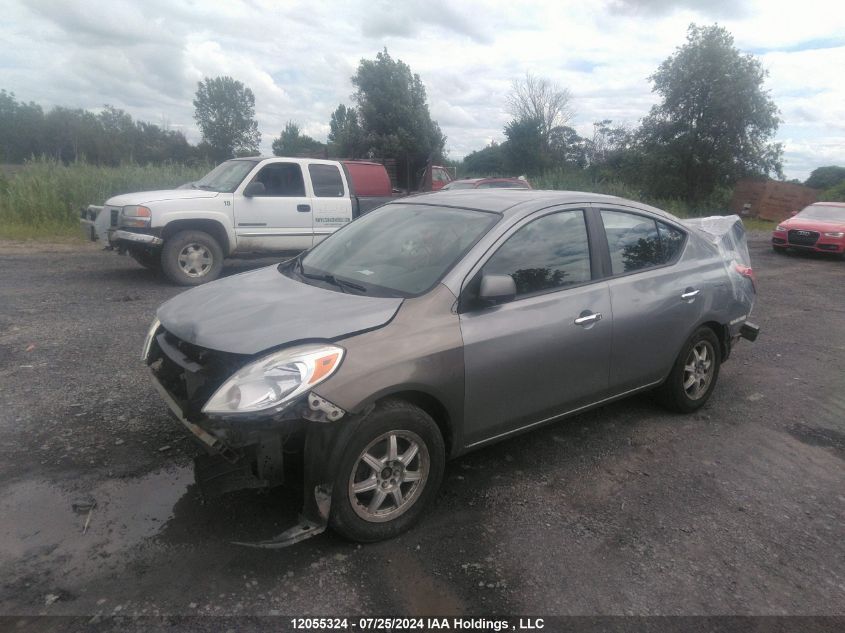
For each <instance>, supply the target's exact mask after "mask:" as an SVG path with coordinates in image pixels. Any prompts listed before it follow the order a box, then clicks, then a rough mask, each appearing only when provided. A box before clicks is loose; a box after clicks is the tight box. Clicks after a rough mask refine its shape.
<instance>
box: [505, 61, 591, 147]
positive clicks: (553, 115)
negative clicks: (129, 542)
mask: <svg viewBox="0 0 845 633" xmlns="http://www.w3.org/2000/svg"><path fill="white" fill-rule="evenodd" d="M507 105H508V111H509V112H510V114H511V115H512V116H513V117H514V119H515V120H517V121H534V122H535V123H536V125H537V128H538V130H539V133H540V139H541V140H542V146H543V148H544V149H548V148H549V144H550V141H551V137H552V133H553V130H554V129H555V128H561V127H563V126H565V125H566V124H567V123H569V121H570V120H571V119H572V117H573V116H575V110H574V109H573V108H572V93H571V92H570V91H569V89H568V88H562V87H561V86H559V85H558V84H556V83H554V82H553V81H550V80H549V79H546V78H544V77H535V76H534V75H532V74H531V73H527V74H526V75H525V78H524V79H519V80H517V81H514V82H513V85H512V87H511V91H510V93H509V94H508V96H507Z"/></svg>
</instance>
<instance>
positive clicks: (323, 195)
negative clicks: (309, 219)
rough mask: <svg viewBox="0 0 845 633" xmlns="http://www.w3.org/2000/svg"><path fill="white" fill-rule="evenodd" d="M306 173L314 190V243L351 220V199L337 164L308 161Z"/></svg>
mask: <svg viewBox="0 0 845 633" xmlns="http://www.w3.org/2000/svg"><path fill="white" fill-rule="evenodd" d="M308 175H309V176H310V178H311V186H312V188H313V191H314V197H313V198H312V203H313V204H312V214H313V222H314V243H315V244H316V243H317V242H320V241H322V240H324V239H325V238H326V237H328V236H329V235H331V234H332V233H334V232H335V231H337V230H338V229H339V228H340V227H342V226H343V225H344V224H347V223H349V222H350V221H351V220H352V201H351V198H350V197H349V192H348V191H346V187H345V186H344V184H343V178H342V177H341V175H340V168H339V167H338V166H337V165H330V164H326V163H309V164H308Z"/></svg>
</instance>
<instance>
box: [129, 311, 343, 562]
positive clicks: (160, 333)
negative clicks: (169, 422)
mask: <svg viewBox="0 0 845 633" xmlns="http://www.w3.org/2000/svg"><path fill="white" fill-rule="evenodd" d="M143 359H144V362H145V364H146V365H147V366H148V367H149V369H150V372H151V376H152V380H153V384H154V386H155V388H156V390H157V391H158V392H159V394H160V395H161V397H162V399H163V400H164V401H165V403H167V405H168V407H169V409H170V411H171V413H172V414H173V416H174V417H175V418H176V419H177V420H178V421H179V422H180V423H181V424H182V426H183V427H184V428H185V429H186V430H187V431H188V433H189V435H190V436H191V437H192V438H193V439H194V440H195V441H196V443H197V444H198V445H199V446H201V447H202V448H203V449H204V451H205V454H203V455H201V456H199V457H197V458H196V459H195V462H194V468H195V477H196V481H197V484H198V486H199V488H200V490H201V491H202V493H203V495H205V496H209V497H214V496H219V495H222V494H224V493H226V492H230V491H234V490H240V489H246V488H268V487H273V486H278V485H282V484H294V485H302V486H303V489H304V491H305V498H304V504H303V509H302V512H301V516H300V522H299V525H297V526H294V527H293V528H291V530H288V531H286V532H285V533H283V534H281V535H279V536H278V537H276V538H274V539H271V540H270V541H267V542H266V543H264V545H266V546H271V547H282V546H285V545H288V544H291V543H293V542H296V541H298V540H302V539H303V538H307V537H308V536H313V535H315V534H318V533H320V532H322V531H323V530H324V529H325V526H326V522H327V520H328V510H329V504H330V497H331V481H332V475H333V473H332V471H331V469H330V468H329V467H328V463H329V461H330V460H329V454H330V453H331V451H332V449H333V448H334V446H336V444H337V439H338V438H337V436H338V433H337V431H338V425H337V424H335V423H336V422H337V421H339V420H340V419H341V418H343V417H344V415H345V413H346V412H345V411H343V410H342V409H340V408H338V407H336V406H334V405H333V404H331V403H330V402H328V401H326V400H324V399H323V398H321V397H320V396H318V395H317V394H315V393H313V392H312V391H310V390H307V389H302V390H301V393H299V394H295V395H296V397H295V398H292V399H291V400H289V401H288V402H285V403H284V405H283V406H275V407H270V408H268V409H264V410H259V411H247V412H239V411H232V412H230V413H226V412H219V411H218V412H216V413H214V412H212V413H209V412H208V410H207V408H208V405H209V404H210V403H212V402H213V401H214V398H215V397H218V399H219V393H220V391H221V388H222V389H224V390H225V389H226V385H228V384H229V383H232V381H233V380H235V379H236V378H237V377H238V376H239V375H241V374H243V372H244V371H245V370H248V369H249V368H250V367H253V366H255V364H256V358H255V357H253V356H248V355H241V354H232V353H226V352H220V351H217V350H210V349H205V348H202V347H198V346H196V345H193V344H191V343H189V342H187V341H184V340H182V339H180V338H179V337H177V336H175V335H174V334H173V333H171V332H169V331H168V330H167V329H166V328H165V327H163V326H162V325H161V323H159V321H158V320H157V319H156V321H154V322H153V324H152V326H151V327H150V331H149V332H148V335H147V340H146V341H145V344H144V350H143ZM259 360H260V359H259ZM314 463H316V464H319V467H316V468H315V467H314V466H313V464H314Z"/></svg>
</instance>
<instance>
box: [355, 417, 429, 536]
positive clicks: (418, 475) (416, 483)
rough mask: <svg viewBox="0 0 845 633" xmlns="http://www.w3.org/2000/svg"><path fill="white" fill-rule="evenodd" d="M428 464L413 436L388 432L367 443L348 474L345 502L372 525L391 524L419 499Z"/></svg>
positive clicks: (421, 445) (424, 450)
mask: <svg viewBox="0 0 845 633" xmlns="http://www.w3.org/2000/svg"><path fill="white" fill-rule="evenodd" d="M430 464H431V459H430V458H429V454H428V448H427V447H426V445H425V442H423V441H422V439H420V437H419V436H418V435H417V434H416V433H412V432H411V431H388V432H387V433H384V434H382V435H379V436H378V437H377V438H376V439H374V440H373V441H372V442H370V443H369V444H368V445H367V447H366V448H365V449H364V450H363V451H362V452H361V454H360V455H359V456H358V459H357V460H355V466H354V467H353V468H352V473H351V474H350V475H349V501H350V502H351V504H352V509H353V510H355V514H357V515H358V516H359V517H361V518H362V519H364V520H365V521H370V522H372V523H384V522H385V521H391V520H393V519H395V518H397V517H399V516H401V515H402V514H404V513H405V512H407V511H408V510H409V509H410V507H411V506H412V505H414V503H416V501H417V499H419V496H420V494H421V493H422V490H423V488H425V483H426V481H427V480H428V472H429V467H430Z"/></svg>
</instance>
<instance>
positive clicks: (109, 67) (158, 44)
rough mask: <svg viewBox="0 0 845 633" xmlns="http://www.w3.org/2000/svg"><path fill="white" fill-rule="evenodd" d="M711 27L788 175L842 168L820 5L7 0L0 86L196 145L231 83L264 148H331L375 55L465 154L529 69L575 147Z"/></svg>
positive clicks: (837, 101)
mask: <svg viewBox="0 0 845 633" xmlns="http://www.w3.org/2000/svg"><path fill="white" fill-rule="evenodd" d="M820 16H823V18H820ZM715 20H718V21H719V23H720V24H721V25H723V26H725V28H727V29H728V30H729V31H730V32H731V33H732V34H733V35H734V38H735V42H736V45H737V46H738V47H739V48H740V49H741V50H743V51H747V52H752V53H756V54H757V55H758V56H759V58H760V60H761V62H762V63H763V65H764V67H766V68H767V69H768V70H769V77H768V79H767V82H766V87H767V88H768V89H769V90H770V92H771V95H772V98H773V99H774V100H775V102H776V103H777V104H778V106H779V108H780V110H781V116H782V118H783V124H782V126H781V129H780V130H779V132H778V140H781V141H783V142H784V143H785V147H786V159H787V170H786V173H787V176H789V177H793V176H796V175H798V176H800V175H801V174H805V172H806V173H809V171H810V170H811V169H812V165H811V163H812V161H813V160H814V159H813V156H814V151H813V148H814V147H816V146H818V147H819V148H821V149H819V150H818V152H817V156H818V160H819V161H822V160H823V161H825V162H827V163H837V162H838V163H840V164H845V144H844V143H842V142H841V141H842V137H843V135H845V131H843V129H842V128H843V125H845V124H843V123H842V122H843V121H845V106H843V105H842V104H845V85H843V82H842V81H841V78H840V75H841V69H842V68H843V67H845V42H843V38H842V33H845V11H831V10H830V9H829V4H828V3H825V2H824V1H823V0H802V2H801V3H772V2H769V1H767V0H744V1H743V2H740V3H739V4H738V5H735V4H734V3H733V2H728V1H727V0H716V1H715V2H704V1H703V0H702V1H694V0H680V1H678V2H674V1H673V2H669V0H652V1H639V2H637V1H634V0H614V1H609V2H604V3H590V2H583V1H581V0H563V1H556V2H552V1H551V0H550V1H548V2H541V1H538V2H532V3H513V2H512V1H509V0H489V1H488V2H481V1H470V2H460V3H455V2H449V1H446V0H428V1H424V0H410V1H408V2H403V3H397V2H386V1H382V0H352V1H350V2H346V3H337V2H328V1H325V0H322V1H321V0H307V1H306V0H287V1H286V2H283V3H280V2H277V1H276V0H244V1H239V2H238V1H234V0H233V1H227V2H213V1H200V0H110V1H106V0H85V1H83V0H63V1H56V0H7V2H6V3H5V4H4V20H3V21H2V22H0V41H3V43H4V46H3V48H2V50H0V69H1V70H2V85H0V88H5V89H6V90H11V91H14V92H15V93H16V95H17V97H18V99H21V100H24V101H30V100H31V101H35V102H37V103H40V104H41V105H42V106H44V107H45V108H48V109H49V108H50V107H52V106H55V105H62V106H67V107H83V108H88V109H92V110H96V109H99V108H101V107H102V106H103V104H106V103H108V104H111V105H113V106H115V107H118V108H123V109H125V110H127V111H128V112H129V113H130V114H132V116H133V117H135V118H136V119H141V120H148V121H152V122H160V121H161V120H162V119H166V120H168V121H169V122H170V125H171V126H172V127H174V128H178V129H182V130H184V131H185V133H186V135H187V136H188V138H189V140H191V141H192V142H196V141H198V140H199V132H198V130H197V128H196V125H195V122H194V120H193V105H192V103H191V101H192V98H193V96H194V93H195V91H196V85H197V82H198V81H200V80H201V79H202V78H203V77H205V76H211V77H213V76H218V75H230V76H232V77H234V78H235V79H238V80H239V81H242V82H243V83H244V84H246V85H247V86H248V87H250V88H251V89H252V90H253V92H254V93H255V98H256V116H257V119H258V122H259V127H260V129H261V132H262V136H263V138H262V150H263V151H264V152H268V153H269V151H270V144H271V142H272V139H273V138H274V137H276V136H278V134H279V133H280V131H281V130H282V129H283V127H284V125H285V123H286V122H287V121H289V120H290V121H295V122H297V123H298V124H299V125H300V126H301V128H302V129H303V131H304V132H305V133H307V134H309V135H311V136H313V137H315V138H318V139H320V140H325V138H326V134H327V133H328V121H329V117H330V116H331V113H332V111H333V110H334V109H335V108H336V107H337V105H338V104H339V103H345V104H347V105H352V99H351V95H352V93H353V91H354V89H353V86H352V83H351V79H350V78H351V76H352V75H353V74H354V73H355V70H356V68H357V66H358V63H359V61H360V60H361V59H362V58H367V59H372V58H373V57H374V56H375V54H376V53H377V52H378V51H380V50H381V49H382V48H383V47H385V46H387V47H388V49H389V51H390V54H391V56H392V57H394V58H395V59H402V60H403V61H404V62H406V63H407V64H408V65H409V66H410V67H411V69H412V70H413V71H414V72H415V73H418V74H419V75H420V77H421V78H422V80H423V82H424V83H425V86H426V90H427V93H428V97H429V104H430V109H431V113H432V116H433V117H434V118H435V119H436V120H438V122H439V123H440V126H441V128H442V130H443V132H444V133H445V134H446V135H447V137H448V143H447V147H448V149H449V151H450V153H451V156H452V157H454V158H460V157H462V156H464V155H465V154H468V153H469V152H471V151H473V150H477V149H481V148H483V147H484V146H486V145H487V144H488V143H489V142H490V141H491V140H498V141H501V140H503V138H504V135H503V127H504V125H505V124H506V123H507V121H508V120H509V115H508V112H507V109H506V103H505V98H506V95H507V93H508V91H509V90H510V87H511V84H512V82H513V80H514V79H518V78H521V77H523V76H524V75H525V73H526V72H531V73H533V74H534V75H537V76H540V77H546V78H548V79H550V80H552V81H554V82H557V83H558V84H560V85H562V86H566V87H568V88H569V89H570V90H571V91H572V94H573V107H574V109H575V111H576V116H575V118H574V119H573V121H572V122H571V125H572V126H573V127H575V128H576V129H577V130H578V132H579V133H581V134H585V135H588V134H590V133H591V132H592V123H593V122H594V121H597V120H601V119H613V120H614V122H616V123H627V124H629V125H635V124H636V123H637V122H638V120H639V119H640V118H641V117H643V116H645V115H646V114H647V113H648V110H649V108H650V107H651V105H652V104H654V103H655V102H656V97H655V95H654V94H652V92H651V84H650V83H649V80H648V77H649V75H651V74H652V73H653V72H654V70H655V69H656V68H657V66H658V65H659V64H660V62H661V61H662V60H663V59H665V58H666V57H667V56H669V55H670V54H671V53H672V52H673V51H674V50H675V48H676V47H677V46H679V45H682V44H683V43H684V42H685V40H686V32H687V26H688V25H689V24H690V22H697V23H699V24H707V23H711V22H712V21H715ZM832 139H837V141H836V142H833V141H832ZM837 143H838V144H837ZM818 164H824V163H821V162H820V163H818ZM815 166H818V165H815Z"/></svg>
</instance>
